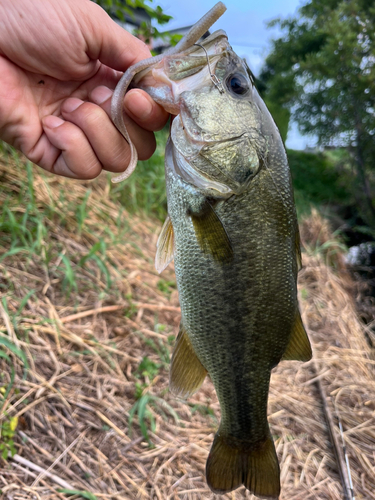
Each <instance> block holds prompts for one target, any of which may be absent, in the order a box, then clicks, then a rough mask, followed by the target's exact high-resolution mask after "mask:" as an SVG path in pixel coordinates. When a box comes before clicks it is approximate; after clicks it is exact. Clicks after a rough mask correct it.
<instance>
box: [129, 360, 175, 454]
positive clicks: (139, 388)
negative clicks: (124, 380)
mask: <svg viewBox="0 0 375 500" xmlns="http://www.w3.org/2000/svg"><path fill="white" fill-rule="evenodd" d="M160 367H161V365H159V364H157V363H154V362H153V361H152V360H151V359H149V358H148V357H147V356H145V357H144V358H143V359H142V361H141V363H140V364H139V366H138V368H137V370H136V376H138V377H140V376H141V377H143V378H144V379H145V380H144V381H141V382H136V384H135V394H134V397H135V399H136V401H135V403H134V405H133V407H132V408H131V410H130V412H129V434H131V431H132V425H133V420H134V417H135V416H137V418H138V424H139V427H140V430H141V433H142V435H143V437H144V438H145V440H146V441H147V443H148V444H149V446H151V447H152V446H153V444H152V443H151V440H150V436H149V431H150V430H151V432H155V429H156V420H155V416H154V413H153V411H152V407H153V408H155V409H158V411H159V413H161V414H162V416H164V417H165V418H167V413H168V414H169V415H170V416H172V417H173V418H174V420H175V422H177V421H178V419H179V417H178V415H177V413H176V412H175V411H174V409H173V408H172V407H171V406H170V405H169V404H168V403H167V402H166V401H165V400H164V399H163V398H160V397H158V396H154V395H153V394H150V393H149V392H148V391H149V389H150V386H151V385H152V381H153V379H154V378H155V377H156V376H157V374H158V373H159V370H160ZM150 380H151V382H150V383H149V385H148V382H149V381H150Z"/></svg>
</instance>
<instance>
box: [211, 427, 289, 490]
mask: <svg viewBox="0 0 375 500" xmlns="http://www.w3.org/2000/svg"><path fill="white" fill-rule="evenodd" d="M206 479H207V484H208V486H209V487H210V488H211V490H212V491H213V492H214V493H217V494H223V493H226V492H229V491H232V490H235V489H236V488H238V487H239V486H241V485H244V486H245V488H247V489H248V490H250V492H251V493H253V494H254V495H256V496H257V497H260V498H270V499H271V498H272V499H277V498H279V494H280V467H279V462H278V460H277V455H276V451H275V445H274V444H273V441H272V438H271V436H270V435H268V436H267V438H266V439H265V440H264V441H263V442H261V443H257V444H256V445H254V446H251V445H249V444H248V443H241V442H240V441H238V440H232V439H230V437H226V436H223V435H221V433H220V429H219V432H218V433H217V434H216V436H215V439H214V442H213V445H212V448H211V451H210V454H209V456H208V460H207V465H206Z"/></svg>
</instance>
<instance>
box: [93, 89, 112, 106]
mask: <svg viewBox="0 0 375 500" xmlns="http://www.w3.org/2000/svg"><path fill="white" fill-rule="evenodd" d="M112 94H113V92H112V90H111V89H109V88H108V87H104V86H100V87H97V88H96V89H94V90H93V91H92V92H91V95H90V98H91V99H92V100H93V101H94V103H95V104H98V105H100V104H102V103H103V102H105V101H107V100H108V99H109V98H110V97H112Z"/></svg>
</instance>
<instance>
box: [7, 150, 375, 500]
mask: <svg viewBox="0 0 375 500" xmlns="http://www.w3.org/2000/svg"><path fill="white" fill-rule="evenodd" d="M28 172H29V175H30V169H29V171H28ZM32 175H33V180H32V182H33V186H34V192H33V196H31V197H30V196H29V194H27V193H28V178H27V171H26V169H25V168H23V167H22V166H19V165H18V166H17V165H15V164H14V162H12V161H11V160H10V159H9V158H8V159H7V160H6V161H5V160H1V161H0V180H1V183H0V184H1V186H2V191H1V192H0V203H2V206H3V207H5V206H6V207H7V210H8V211H9V214H8V218H7V219H5V218H4V217H3V219H2V221H3V223H2V225H1V226H0V285H1V287H0V313H1V314H0V350H2V352H5V353H6V354H7V355H8V356H9V359H10V362H9V361H7V360H6V359H5V358H3V357H0V364H1V365H2V366H1V368H2V372H3V374H2V378H1V383H0V385H1V391H2V392H1V394H3V395H5V396H6V399H5V401H3V407H2V414H1V416H0V419H1V420H0V429H1V432H2V436H1V440H2V442H5V443H7V444H8V446H9V447H11V446H12V444H11V443H9V441H10V440H11V439H12V440H14V453H13V456H11V454H12V453H9V456H8V458H6V459H4V458H1V459H0V489H1V491H2V494H1V498H2V499H4V500H11V499H14V500H16V499H17V500H18V499H38V500H39V499H43V500H46V499H49V500H57V499H66V498H87V499H91V500H93V499H98V500H99V499H108V500H109V499H110V500H114V499H158V500H167V499H171V500H172V499H173V500H177V499H181V500H185V499H186V500H188V499H189V500H193V499H194V500H195V499H215V498H217V499H219V498H220V497H219V496H216V495H213V494H212V493H211V492H210V490H209V489H208V488H207V485H206V482H205V475H204V469H205V462H206V459H207V455H208V452H209V449H210V446H211V444H212V440H213V436H214V433H215V430H216V429H217V427H218V422H219V419H220V409H219V405H218V402H217V398H216V395H215V392H214V389H213V386H212V383H211V382H210V380H209V379H207V380H206V381H205V382H204V384H203V387H202V388H201V389H200V390H199V391H198V392H197V393H196V394H195V395H194V396H193V397H192V398H191V399H189V400H188V401H179V400H177V399H176V398H174V397H173V396H172V395H171V394H170V393H169V392H168V365H169V356H170V353H171V350H172V347H173V338H174V337H175V335H176V334H177V331H178V324H179V319H180V310H179V303H178V293H177V291H176V285H175V278H174V273H173V266H170V267H169V268H168V269H167V270H166V271H165V272H164V273H163V274H162V275H161V276H159V275H158V274H157V272H156V271H155V269H154V265H153V260H154V254H155V245H156V241H157V235H158V231H159V230H160V227H161V224H158V223H157V222H154V221H150V220H145V219H141V218H137V217H135V216H130V215H129V214H127V213H126V212H122V213H121V214H120V215H119V213H120V212H119V207H118V206H117V205H116V203H114V202H112V201H111V200H110V198H109V196H108V195H109V187H108V183H107V182H106V180H105V179H103V180H102V181H101V182H95V183H74V189H72V181H68V180H61V179H58V180H57V179H56V178H52V177H49V176H46V175H45V174H41V173H40V172H39V171H38V170H37V169H34V170H33V173H32ZM88 189H89V190H90V191H88ZM88 192H89V195H87V193H88ZM62 193H63V195H62ZM85 196H86V197H87V196H88V197H87V198H85ZM21 198H22V199H25V200H28V203H29V205H30V209H26V208H25V206H26V203H25V204H22V203H20V199H21ZM85 200H86V201H85ZM84 203H86V205H84ZM29 205H27V206H29ZM79 206H80V207H82V206H85V207H87V210H86V212H87V213H86V212H85V214H84V215H85V217H84V220H83V221H82V219H83V217H80V215H79V212H77V207H79ZM12 214H13V216H14V218H15V219H16V222H17V221H18V222H17V223H18V226H20V227H21V229H18V232H17V231H16V230H15V229H14V228H15V227H16V223H15V222H14V219H12V217H11V215H12ZM62 214H63V215H62ZM81 215H82V214H81ZM119 217H120V218H119ZM9 221H10V222H9ZM12 221H13V222H12ZM22 225H23V226H22ZM18 226H17V227H18ZM22 227H23V228H24V229H22ZM25 231H28V232H29V233H30V235H31V236H30V239H29V240H27V241H26V240H25V241H26V243H24V244H23V243H22V241H23V240H22V238H23V237H24V236H23V235H25V234H26V233H25ZM38 231H39V232H38ZM27 234H28V233H27ZM301 234H302V240H303V243H304V247H305V249H306V251H305V252H304V254H303V266H304V267H303V269H302V270H301V271H300V274H299V293H300V306H301V312H302V317H303V321H304V324H305V325H306V328H307V331H308V333H309V336H310V339H311V342H312V345H313V350H314V359H313V360H312V361H310V362H308V363H305V364H302V363H299V362H294V361H293V362H287V361H283V362H281V363H280V365H279V366H278V367H277V368H276V369H275V370H274V372H273V374H272V379H271V387H270V393H269V407H268V415H269V423H270V426H271V431H272V434H273V437H274V440H275V445H276V449H277V454H278V457H279V460H280V468H281V484H282V492H281V496H280V499H282V500H308V499H321V500H323V499H327V500H328V499H330V500H331V499H337V500H339V499H342V498H345V497H344V490H343V487H344V486H343V485H345V478H343V479H342V478H341V477H340V466H341V468H342V462H343V457H342V456H341V455H342V454H343V452H342V449H343V448H342V446H341V444H342V443H341V435H340V433H339V421H338V417H339V418H340V422H341V424H342V428H343V436H344V440H345V445H346V451H347V457H348V462H349V465H350V472H351V477H352V482H353V488H354V494H355V498H356V499H361V498H362V499H366V500H369V499H372V498H375V376H374V375H375V370H374V366H375V357H374V352H373V351H371V349H370V347H369V344H368V342H367V341H366V335H365V327H364V326H363V325H362V324H361V323H360V321H359V320H358V318H357V314H356V311H355V305H354V304H355V301H354V299H355V286H354V284H353V282H352V281H351V278H350V276H349V273H348V271H347V269H346V267H345V263H344V261H343V258H342V255H341V253H340V249H339V248H338V247H336V246H335V242H334V241H332V236H331V234H330V232H329V228H328V226H327V225H326V223H325V221H323V220H322V219H321V218H320V217H319V216H318V215H317V214H316V213H315V214H313V215H312V217H310V219H309V220H307V221H305V222H304V223H303V224H302V226H301ZM17 238H18V240H17ZM15 240H17V244H16V246H14V245H13V246H12V244H13V243H14V241H15ZM12 242H13V243H12ZM30 242H31V243H30ZM12 248H13V253H12V251H10V250H11V249H12ZM14 249H18V250H17V252H16V251H15V250H14ZM93 249H94V250H93ZM1 339H6V340H8V341H10V342H11V343H12V345H13V346H15V349H14V350H13V351H12V350H9V349H8V348H7V347H6V345H3V344H1ZM19 351H22V352H23V353H24V354H25V356H26V358H27V360H28V364H29V369H28V370H27V372H26V373H25V371H24V366H23V365H24V364H23V361H22V359H21V358H20V356H19V355H18V353H19ZM11 365H13V367H14V369H15V374H14V381H13V382H12V372H11V369H10V366H11ZM8 388H10V390H9V393H8V394H6V393H7V392H8V391H7V390H8ZM16 417H17V418H16ZM17 419H18V420H17ZM330 419H331V424H332V429H333V434H334V435H333V436H332V435H331V434H330V430H329V422H330ZM16 424H17V425H16ZM12 425H13V427H15V425H16V428H15V429H14V430H13V432H14V439H13V438H12V436H10V437H9V434H6V433H5V434H4V430H6V429H8V430H9V428H11V429H12ZM7 436H8V437H7ZM335 440H336V441H337V442H338V443H339V444H340V447H339V448H340V451H339V456H336V455H335V446H334V444H335ZM343 474H344V476H345V475H347V469H346V468H345V470H344V472H343ZM223 498H226V499H233V500H234V499H241V498H247V499H250V498H255V497H252V495H250V494H249V493H248V492H246V491H245V490H244V489H243V488H241V489H238V490H236V491H234V492H232V493H230V494H227V495H224V496H223ZM349 498H351V497H349Z"/></svg>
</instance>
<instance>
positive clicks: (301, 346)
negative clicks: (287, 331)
mask: <svg viewBox="0 0 375 500" xmlns="http://www.w3.org/2000/svg"><path fill="white" fill-rule="evenodd" d="M311 357H312V350H311V344H310V341H309V338H308V336H307V333H306V330H305V327H304V326H303V323H302V318H301V314H300V312H299V311H297V314H296V319H295V322H294V326H293V330H292V334H291V336H290V339H289V343H288V345H287V348H286V350H285V352H284V355H283V357H282V359H284V360H286V359H289V360H293V359H294V360H297V361H309V360H310V359H311Z"/></svg>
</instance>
